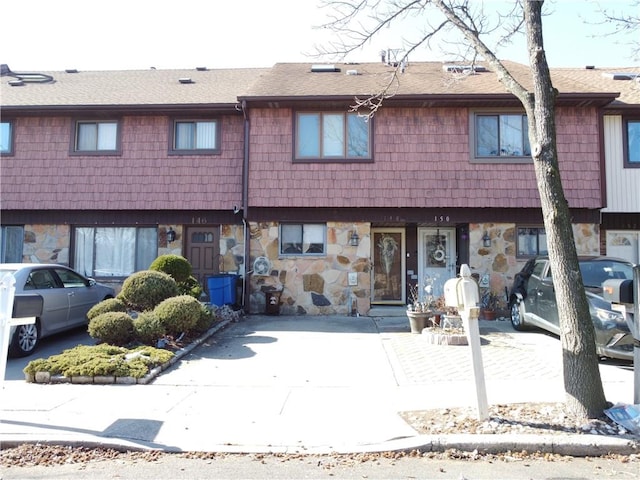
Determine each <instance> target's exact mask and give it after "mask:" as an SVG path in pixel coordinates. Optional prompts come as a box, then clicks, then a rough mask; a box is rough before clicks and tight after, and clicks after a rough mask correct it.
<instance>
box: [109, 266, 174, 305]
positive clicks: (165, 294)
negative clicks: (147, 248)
mask: <svg viewBox="0 0 640 480" xmlns="http://www.w3.org/2000/svg"><path fill="white" fill-rule="evenodd" d="M178 294H179V292H178V285H177V284H176V281H175V280H174V279H173V278H171V276H170V275H169V274H168V273H164V272H158V271H154V270H143V271H141V272H136V273H134V274H133V275H131V276H129V277H128V278H127V279H126V280H125V281H124V283H123V284H122V290H120V293H119V294H118V298H119V299H121V300H122V301H123V302H124V303H125V304H126V305H127V306H128V307H129V308H131V309H132V310H137V311H140V312H142V311H145V310H153V309H154V308H155V307H156V305H158V304H159V303H160V302H162V301H163V300H165V299H167V298H170V297H175V296H176V295H178Z"/></svg>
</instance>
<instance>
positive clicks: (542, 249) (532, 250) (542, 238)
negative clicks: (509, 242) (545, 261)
mask: <svg viewBox="0 0 640 480" xmlns="http://www.w3.org/2000/svg"><path fill="white" fill-rule="evenodd" d="M548 254H549V251H548V250H547V234H546V232H545V230H544V228H540V227H518V257H534V256H537V255H548Z"/></svg>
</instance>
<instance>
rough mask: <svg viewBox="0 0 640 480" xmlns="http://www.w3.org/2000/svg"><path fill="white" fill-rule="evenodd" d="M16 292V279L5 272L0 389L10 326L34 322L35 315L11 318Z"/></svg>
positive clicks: (0, 303) (0, 286) (0, 288)
mask: <svg viewBox="0 0 640 480" xmlns="http://www.w3.org/2000/svg"><path fill="white" fill-rule="evenodd" d="M15 293H16V280H15V278H13V275H11V274H10V273H6V274H5V275H4V276H3V277H2V278H1V279H0V390H3V389H4V376H5V372H6V371H7V353H8V352H9V341H10V337H11V327H13V326H14V325H27V324H29V323H35V322H36V317H26V318H11V317H12V316H13V302H14V298H15Z"/></svg>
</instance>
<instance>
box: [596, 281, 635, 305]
mask: <svg viewBox="0 0 640 480" xmlns="http://www.w3.org/2000/svg"><path fill="white" fill-rule="evenodd" d="M602 297H603V298H604V299H605V300H606V301H607V302H611V303H634V299H633V280H622V279H615V280H605V282H604V283H603V284H602Z"/></svg>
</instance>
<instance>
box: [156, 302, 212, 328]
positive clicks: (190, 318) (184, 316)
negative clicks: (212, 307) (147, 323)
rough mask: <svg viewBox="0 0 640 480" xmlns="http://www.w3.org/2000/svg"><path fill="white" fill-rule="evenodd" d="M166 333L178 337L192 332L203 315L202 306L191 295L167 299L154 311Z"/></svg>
mask: <svg viewBox="0 0 640 480" xmlns="http://www.w3.org/2000/svg"><path fill="white" fill-rule="evenodd" d="M153 313H154V315H155V316H156V317H157V318H158V320H159V321H160V324H161V325H162V326H163V328H164V330H165V332H167V333H168V334H169V335H176V334H180V333H182V332H188V331H189V330H192V329H193V328H194V327H195V326H196V324H197V323H198V320H199V318H200V314H201V304H200V302H199V301H198V300H196V299H195V298H193V297H192V296H190V295H180V296H176V297H171V298H167V299H166V300H164V301H163V302H162V303H160V304H159V305H158V306H157V307H156V308H154V309H153Z"/></svg>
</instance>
